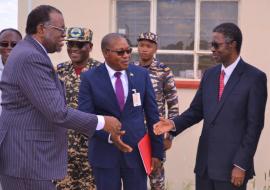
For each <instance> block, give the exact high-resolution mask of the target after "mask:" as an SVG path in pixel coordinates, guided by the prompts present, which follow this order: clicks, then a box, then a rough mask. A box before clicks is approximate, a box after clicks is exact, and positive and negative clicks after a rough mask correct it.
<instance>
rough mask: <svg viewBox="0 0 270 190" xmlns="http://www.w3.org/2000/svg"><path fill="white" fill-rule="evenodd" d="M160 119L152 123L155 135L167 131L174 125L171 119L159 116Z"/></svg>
mask: <svg viewBox="0 0 270 190" xmlns="http://www.w3.org/2000/svg"><path fill="white" fill-rule="evenodd" d="M159 119H160V121H159V122H157V123H156V124H154V126H153V127H154V133H155V134H156V135H161V134H164V133H166V132H169V131H171V130H172V129H173V127H174V125H173V124H172V121H171V120H169V119H164V118H163V117H160V118H159Z"/></svg>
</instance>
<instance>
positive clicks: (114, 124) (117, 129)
mask: <svg viewBox="0 0 270 190" xmlns="http://www.w3.org/2000/svg"><path fill="white" fill-rule="evenodd" d="M104 120H105V125H104V128H103V130H104V131H106V132H108V133H110V134H111V140H112V141H113V143H114V145H115V146H116V147H117V148H118V149H119V150H121V151H123V152H131V151H132V148H131V147H130V146H129V145H127V144H125V143H124V142H123V141H122V140H121V136H123V135H124V134H125V131H121V123H120V121H119V120H118V119H116V118H115V117H112V116H104Z"/></svg>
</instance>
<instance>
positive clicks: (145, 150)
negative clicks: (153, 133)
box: [138, 133, 152, 175]
mask: <svg viewBox="0 0 270 190" xmlns="http://www.w3.org/2000/svg"><path fill="white" fill-rule="evenodd" d="M138 148H139V152H140V155H141V158H142V161H143V165H144V169H145V172H146V174H147V175H150V173H151V161H152V148H151V142H150V137H149V135H148V133H146V134H145V135H144V137H143V138H142V139H141V140H140V141H139V143H138Z"/></svg>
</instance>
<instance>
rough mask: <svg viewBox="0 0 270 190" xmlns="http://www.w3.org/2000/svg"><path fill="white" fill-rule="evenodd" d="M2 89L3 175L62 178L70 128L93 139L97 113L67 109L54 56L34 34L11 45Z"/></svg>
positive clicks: (0, 160)
mask: <svg viewBox="0 0 270 190" xmlns="http://www.w3.org/2000/svg"><path fill="white" fill-rule="evenodd" d="M0 87H1V89H2V106H3V111H2V115H1V117H0V145H1V146H0V174H1V175H5V176H12V177H17V178H25V179H34V180H52V179H59V178H63V177H64V176H65V174H66V165H67V137H66V128H69V129H74V130H77V131H79V132H80V133H84V134H86V135H88V136H89V137H91V136H92V135H93V133H94V132H95V127H96V125H97V117H96V116H95V115H91V114H88V113H83V112H80V111H78V110H74V109H71V108H67V107H66V103H65V95H64V89H63V86H62V83H61V82H60V81H59V79H58V77H57V74H56V73H55V71H54V68H53V65H52V63H51V61H50V58H49V57H48V55H47V53H46V52H45V51H44V49H43V48H42V47H41V46H40V44H38V43H37V42H36V41H35V40H34V39H33V38H32V37H31V36H26V37H25V39H24V40H23V41H21V42H20V43H19V44H18V45H17V46H16V47H15V48H14V49H13V51H12V53H11V54H10V56H9V59H8V61H7V64H6V67H5V69H4V72H3V76H2V81H1V83H0ZM33 189H34V188H33Z"/></svg>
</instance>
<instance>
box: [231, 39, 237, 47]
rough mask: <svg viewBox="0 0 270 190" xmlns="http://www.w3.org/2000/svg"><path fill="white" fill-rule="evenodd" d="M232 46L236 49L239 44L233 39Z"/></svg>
mask: <svg viewBox="0 0 270 190" xmlns="http://www.w3.org/2000/svg"><path fill="white" fill-rule="evenodd" d="M231 46H232V47H233V48H234V49H236V46H237V43H236V41H232V42H231Z"/></svg>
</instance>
